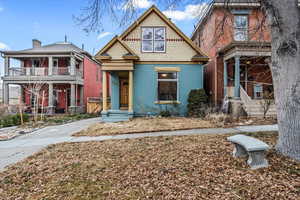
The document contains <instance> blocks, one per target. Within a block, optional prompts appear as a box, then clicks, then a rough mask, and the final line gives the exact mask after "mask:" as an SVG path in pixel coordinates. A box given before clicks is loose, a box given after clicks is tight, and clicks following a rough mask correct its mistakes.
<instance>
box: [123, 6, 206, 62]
mask: <svg viewBox="0 0 300 200" xmlns="http://www.w3.org/2000/svg"><path fill="white" fill-rule="evenodd" d="M153 12H154V13H156V14H157V15H158V16H159V17H160V18H161V19H162V20H163V21H164V22H165V23H166V24H167V25H169V26H170V27H171V28H172V29H173V30H174V31H175V32H176V33H177V34H178V35H180V36H181V37H182V38H183V40H184V41H185V42H186V43H187V44H189V45H190V47H191V48H192V49H194V50H195V51H196V52H197V53H198V54H199V55H200V56H202V57H203V60H208V56H207V55H206V54H205V53H204V52H202V51H201V49H200V48H198V47H197V46H196V45H195V44H194V43H193V41H192V40H191V39H190V38H188V37H187V36H186V35H185V34H184V33H183V32H182V31H181V30H180V29H179V28H178V27H177V26H176V25H175V24H174V23H173V22H171V20H170V19H168V18H167V16H166V15H164V14H163V13H162V12H161V11H160V10H159V9H158V8H157V7H156V6H155V5H152V6H151V7H150V8H149V9H148V10H147V11H146V12H145V13H144V14H142V15H141V16H140V17H139V18H138V19H137V20H136V21H135V22H134V23H133V24H132V25H131V26H129V28H128V29H127V30H125V31H124V32H123V33H122V35H120V39H121V40H123V39H125V38H126V36H128V34H129V33H131V32H132V31H133V30H134V29H135V28H136V27H137V26H138V25H140V24H141V23H142V22H143V21H144V20H145V19H146V18H147V17H148V16H149V15H150V14H151V13H153Z"/></svg>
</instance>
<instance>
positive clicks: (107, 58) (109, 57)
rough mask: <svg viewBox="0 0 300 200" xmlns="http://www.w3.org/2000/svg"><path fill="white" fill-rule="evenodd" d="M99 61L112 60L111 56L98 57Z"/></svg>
mask: <svg viewBox="0 0 300 200" xmlns="http://www.w3.org/2000/svg"><path fill="white" fill-rule="evenodd" d="M95 58H96V59H97V60H111V56H96V57H95Z"/></svg>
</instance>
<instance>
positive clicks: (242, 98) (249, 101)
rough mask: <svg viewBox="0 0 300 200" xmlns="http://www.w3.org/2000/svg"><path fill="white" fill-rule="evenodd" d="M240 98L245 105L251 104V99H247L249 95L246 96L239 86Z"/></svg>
mask: <svg viewBox="0 0 300 200" xmlns="http://www.w3.org/2000/svg"><path fill="white" fill-rule="evenodd" d="M240 96H241V100H242V101H243V102H244V103H245V104H247V105H248V104H251V103H252V99H251V97H249V95H248V94H247V92H246V91H245V90H244V88H243V87H242V86H240Z"/></svg>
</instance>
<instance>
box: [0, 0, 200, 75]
mask: <svg viewBox="0 0 300 200" xmlns="http://www.w3.org/2000/svg"><path fill="white" fill-rule="evenodd" d="M88 1H89V0H0V50H22V49H27V48H31V47H32V39H38V40H40V41H41V42H42V45H45V44H51V43H54V42H59V41H64V38H65V35H66V36H67V38H68V41H69V42H72V43H73V44H75V45H77V46H78V47H81V46H82V44H84V47H85V50H86V51H88V52H89V53H90V54H92V55H95V54H96V53H97V51H99V50H100V49H101V48H102V47H103V46H104V45H105V44H106V43H107V42H109V41H110V40H111V39H112V38H113V37H114V36H115V35H119V34H121V33H122V32H123V31H124V29H126V27H121V28H120V27H119V26H118V24H116V23H114V22H112V20H111V19H110V18H109V17H106V18H105V19H103V22H104V23H103V29H104V30H103V31H102V32H99V33H98V32H92V33H89V34H87V33H86V32H85V31H83V27H80V26H78V25H77V24H76V22H75V21H74V18H73V17H74V16H79V15H80V14H81V10H82V8H84V7H85V6H86V5H87V3H88ZM186 2H187V3H184V4H183V5H181V6H180V7H179V6H178V7H176V8H174V9H172V11H170V10H165V9H166V5H156V6H157V7H158V8H160V9H161V10H162V11H163V12H164V13H165V14H166V15H167V16H168V17H169V18H171V19H172V21H173V22H174V23H175V24H176V25H177V26H178V27H179V28H180V29H181V30H182V31H183V32H184V33H185V34H186V35H187V36H190V35H191V34H192V32H193V30H194V25H195V24H196V23H197V21H198V20H199V18H198V16H199V10H201V8H202V7H203V5H205V4H196V3H195V1H194V0H190V1H186ZM188 2H193V3H190V4H189V3H188ZM153 4H154V2H153V1H151V0H134V6H135V7H136V8H137V9H139V11H140V12H143V11H146V9H147V8H149V7H150V6H151V5H153ZM120 10H122V9H120ZM3 65H4V64H3V59H2V58H0V75H2V74H3V68H4V66H3Z"/></svg>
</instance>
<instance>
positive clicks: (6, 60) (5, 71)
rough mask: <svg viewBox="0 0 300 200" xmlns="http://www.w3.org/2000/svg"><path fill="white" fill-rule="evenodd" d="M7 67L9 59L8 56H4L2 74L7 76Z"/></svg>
mask: <svg viewBox="0 0 300 200" xmlns="http://www.w3.org/2000/svg"><path fill="white" fill-rule="evenodd" d="M9 68H10V60H9V57H8V56H5V59H4V75H5V76H8V75H9Z"/></svg>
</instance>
